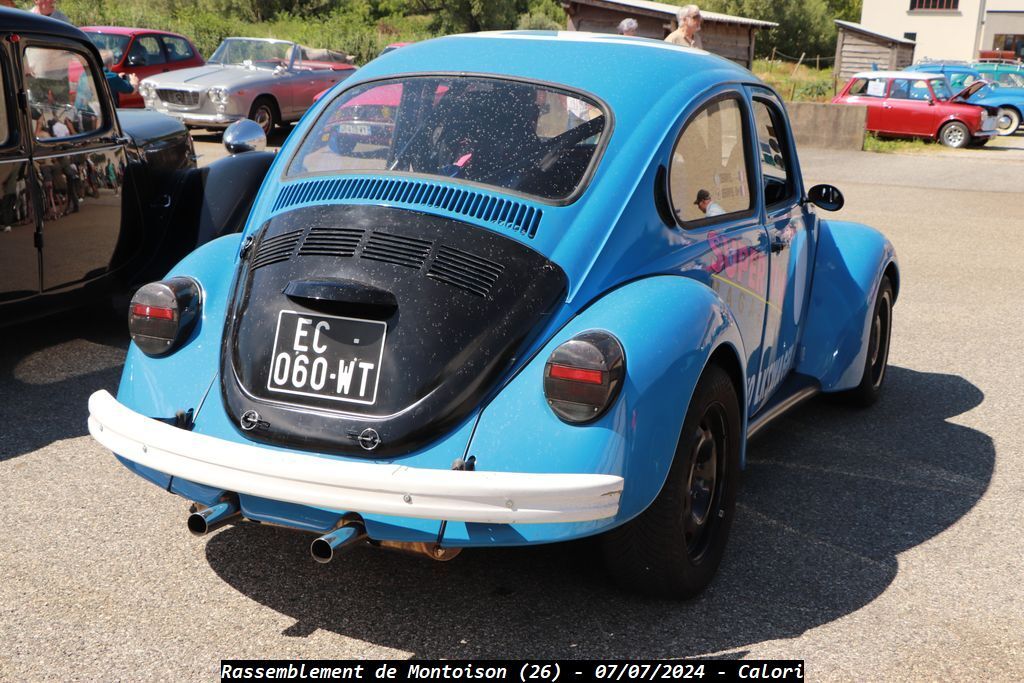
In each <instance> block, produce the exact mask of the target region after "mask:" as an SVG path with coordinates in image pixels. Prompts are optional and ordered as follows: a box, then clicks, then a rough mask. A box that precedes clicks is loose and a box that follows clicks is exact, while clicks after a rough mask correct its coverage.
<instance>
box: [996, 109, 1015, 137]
mask: <svg viewBox="0 0 1024 683" xmlns="http://www.w3.org/2000/svg"><path fill="white" fill-rule="evenodd" d="M997 116H998V117H999V119H998V120H999V121H1002V120H1003V119H1004V117H1005V119H1006V121H1007V123H1006V125H1002V126H1000V125H999V124H998V123H997V124H996V131H998V133H999V134H1000V135H1013V134H1014V133H1016V132H1017V129H1018V128H1020V114H1019V113H1018V112H1017V110H1016V109H1010V108H1009V107H1002V108H1001V109H1000V110H999V113H998V114H997Z"/></svg>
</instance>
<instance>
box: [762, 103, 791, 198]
mask: <svg viewBox="0 0 1024 683" xmlns="http://www.w3.org/2000/svg"><path fill="white" fill-rule="evenodd" d="M784 126H785V123H784V119H783V118H782V115H781V114H780V113H779V111H778V110H777V109H776V108H775V107H774V106H773V105H771V104H769V103H768V102H765V101H764V100H754V127H755V128H756V130H757V155H758V161H759V162H760V164H761V179H762V182H764V203H765V206H767V207H769V208H770V207H771V206H772V205H774V204H779V203H781V202H784V201H786V200H787V199H792V198H794V197H795V195H796V192H795V191H794V185H795V184H794V182H793V174H792V173H790V160H789V158H788V157H787V151H786V147H785V144H786V138H785V137H784V131H785V128H784Z"/></svg>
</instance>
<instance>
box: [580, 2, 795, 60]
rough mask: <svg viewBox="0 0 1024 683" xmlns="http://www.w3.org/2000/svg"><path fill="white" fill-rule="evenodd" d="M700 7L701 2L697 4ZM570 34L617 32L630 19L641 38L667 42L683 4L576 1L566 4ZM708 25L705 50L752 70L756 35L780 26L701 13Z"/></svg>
mask: <svg viewBox="0 0 1024 683" xmlns="http://www.w3.org/2000/svg"><path fill="white" fill-rule="evenodd" d="M697 4H698V5H699V4H700V3H699V2H698V3H697ZM562 6H563V7H564V8H565V12H566V14H567V15H568V23H567V28H568V29H569V30H570V31H591V32H594V33H615V32H616V28H617V27H618V25H619V22H620V21H622V20H623V19H626V18H628V17H632V18H633V19H636V21H637V24H638V25H639V27H638V29H637V35H638V36H641V37H643V38H655V39H657V40H663V39H664V38H665V37H666V36H667V35H668V34H669V33H671V32H672V31H674V30H676V28H677V23H676V16H677V13H678V12H679V5H669V4H667V3H664V2H645V1H644V0H573V1H571V2H563V3H562ZM700 13H701V16H702V17H703V18H704V24H703V26H702V28H701V32H700V37H701V42H702V43H703V45H704V49H705V50H707V51H708V52H713V53H715V54H716V55H721V56H723V57H726V58H728V59H731V60H732V61H734V62H737V63H739V64H742V65H743V66H745V67H747V68H748V69H749V68H750V67H751V65H752V64H753V63H754V35H755V34H756V33H757V31H758V30H760V29H771V28H775V27H776V26H778V24H776V23H774V22H771V21H758V20H757V19H747V18H746V17H735V16H732V15H729V14H719V13H717V12H705V11H704V10H701V12H700Z"/></svg>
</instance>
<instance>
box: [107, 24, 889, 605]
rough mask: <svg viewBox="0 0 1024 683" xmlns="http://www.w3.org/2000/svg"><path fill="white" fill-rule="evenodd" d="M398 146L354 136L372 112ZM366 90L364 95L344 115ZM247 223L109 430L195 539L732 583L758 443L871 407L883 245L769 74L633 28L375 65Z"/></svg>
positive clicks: (158, 331)
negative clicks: (383, 110)
mask: <svg viewBox="0 0 1024 683" xmlns="http://www.w3.org/2000/svg"><path fill="white" fill-rule="evenodd" d="M386 97H390V98H392V103H393V107H394V111H393V112H391V114H392V115H391V120H392V121H393V122H394V125H393V126H390V127H389V128H388V130H387V134H386V135H383V134H382V135H377V136H367V135H363V134H362V133H361V132H360V131H350V132H351V133H352V134H353V135H357V136H359V140H358V141H356V142H354V143H353V144H344V145H342V144H338V143H337V141H336V131H337V130H338V126H339V122H342V121H351V120H353V119H355V118H358V117H355V116H353V115H352V114H353V113H352V112H350V111H348V109H349V107H351V106H360V105H359V104H358V103H359V102H366V101H368V100H371V99H373V100H375V101H376V100H379V99H381V98H386ZM352 103H355V104H352ZM250 181H251V182H253V183H259V182H262V185H261V188H260V190H259V194H258V196H257V198H256V200H255V203H254V205H253V207H252V210H251V214H250V216H249V220H248V223H247V225H246V227H245V228H244V230H243V231H242V232H241V233H240V234H231V235H227V236H223V237H221V238H219V239H217V240H215V241H213V242H210V243H209V244H207V245H205V246H203V247H202V248H200V249H198V250H196V251H195V252H193V253H192V254H191V255H190V256H188V257H187V258H186V259H185V260H183V261H182V262H181V263H180V264H178V265H177V266H176V267H175V268H174V269H173V270H172V271H171V272H170V273H169V274H168V275H167V277H166V279H164V280H162V281H160V282H154V283H151V284H148V285H146V286H144V287H143V288H142V289H140V290H139V291H138V293H137V294H136V295H135V297H134V299H133V300H132V303H131V310H130V313H129V325H130V331H131V334H132V339H133V343H132V345H131V347H130V349H129V351H128V357H127V361H126V365H125V369H124V375H123V377H122V380H121V385H120V388H119V390H118V395H117V397H116V398H114V397H113V396H111V395H110V394H109V393H107V392H104V391H100V392H97V393H95V394H94V395H93V396H92V397H91V398H90V401H89V411H90V417H89V429H90V432H91V433H92V435H93V436H94V437H95V438H96V439H97V440H98V441H99V442H100V443H102V444H103V445H105V446H106V447H108V448H109V449H110V450H112V451H113V452H114V453H115V454H116V455H117V457H118V459H119V460H120V461H121V462H122V463H124V465H125V466H127V467H128V468H130V469H131V470H133V471H134V472H136V473H137V474H139V475H140V476H142V477H144V478H146V479H148V480H150V481H151V482H153V483H154V484H156V485H158V486H160V487H161V488H164V489H167V490H169V491H171V492H172V493H175V494H177V495H179V496H182V497H183V498H185V499H187V500H190V501H193V508H192V514H191V516H189V517H188V527H189V529H190V530H191V531H192V532H193V533H195V534H204V533H206V532H208V531H210V530H211V529H214V528H216V527H217V526H220V525H221V524H224V523H226V522H237V521H243V520H244V521H249V522H259V523H268V524H275V525H283V526H287V527H291V528H295V529H300V530H305V531H308V532H310V534H311V540H312V545H311V552H312V555H313V557H314V558H315V559H317V560H319V561H321V562H326V561H329V560H330V559H331V558H332V557H334V556H335V555H336V554H337V553H338V552H339V551H340V550H342V549H343V548H348V547H351V546H353V545H355V544H359V543H369V544H372V545H375V546H381V547H389V548H397V549H402V550H407V551H412V552H416V553H420V554H425V555H427V556H429V557H432V558H434V559H438V560H446V559H450V558H451V557H453V556H454V555H456V554H457V553H458V552H459V551H460V550H461V549H463V548H472V547H493V546H518V545H527V544H536V543H550V542H555V541H566V540H570V539H577V538H581V537H587V536H598V535H599V536H600V537H601V542H602V544H603V548H604V553H605V556H606V558H607V564H608V566H609V568H610V571H611V573H612V575H613V576H614V577H615V578H616V579H617V580H618V581H620V582H622V583H623V584H625V585H628V586H630V587H631V588H634V589H637V590H641V591H646V592H650V593H654V594H659V595H664V596H675V597H688V596H693V595H695V594H697V593H699V592H700V591H701V590H702V589H703V588H704V587H705V586H706V585H707V584H708V582H709V581H710V580H711V579H712V577H713V575H714V573H715V570H716V568H717V566H718V564H719V561H720V559H721V557H722V553H723V549H724V548H725V544H726V539H727V537H728V534H729V528H730V525H731V524H732V519H733V515H734V511H735V501H736V492H737V486H738V483H739V476H740V470H741V469H742V467H743V465H744V460H745V452H746V444H747V441H748V439H749V437H750V436H751V435H753V434H754V433H756V432H757V431H758V430H760V429H762V428H763V427H764V426H765V425H766V424H768V423H769V422H770V421H771V420H772V419H774V418H776V417H778V416H779V415H780V414H782V413H783V412H784V411H786V410H788V409H789V408H792V407H793V406H794V405H796V404H798V403H799V402H800V401H802V400H804V399H806V398H808V397H810V396H812V395H814V394H816V393H818V392H830V393H843V394H846V395H847V396H849V397H850V399H851V400H852V401H853V402H854V403H859V404H862V405H866V404H870V403H872V402H873V401H874V400H875V399H876V397H877V396H878V394H879V391H880V390H881V388H882V385H883V380H884V379H885V369H886V362H887V357H888V351H889V337H890V330H891V327H892V309H893V303H894V302H895V300H896V296H897V292H898V289H899V274H898V269H897V264H896V256H895V254H894V251H893V247H892V245H891V244H890V243H889V241H888V240H887V239H886V238H885V237H884V236H882V235H881V234H880V233H879V232H877V231H876V230H874V229H872V228H869V227H866V226H863V225H859V224H855V223H847V222H840V221H828V222H826V221H824V220H821V219H820V218H819V217H818V215H817V210H816V208H815V207H816V206H817V207H819V208H822V209H825V210H836V209H839V208H840V207H841V206H842V203H843V198H842V195H841V193H840V192H839V191H838V190H837V189H836V188H834V187H832V186H828V185H818V186H815V187H812V188H810V189H805V188H804V183H803V178H802V176H801V173H800V165H799V163H798V160H797V152H796V148H795V147H794V143H793V135H792V133H791V131H790V127H789V122H788V119H787V116H786V110H785V108H784V107H783V104H782V102H781V100H780V99H779V97H778V95H777V94H776V93H775V92H774V91H772V90H771V89H770V88H768V87H767V86H765V85H764V84H763V83H761V82H759V81H758V80H757V79H756V78H755V77H754V76H753V75H751V73H750V72H748V71H746V70H744V69H742V68H740V67H738V66H736V65H735V64H733V63H732V62H729V61H727V60H725V59H721V58H719V57H715V56H712V55H710V54H708V53H706V52H703V51H699V50H692V49H688V48H681V47H677V46H674V45H668V44H665V43H661V42H656V41H649V40H644V39H636V38H625V37H614V36H606V35H587V34H580V33H536V32H524V33H518V32H509V33H489V34H487V33H484V34H476V35H465V36H455V37H447V38H441V39H437V40H431V41H428V42H424V43H418V44H415V45H411V46H409V47H406V48H403V49H402V50H398V51H396V52H393V53H391V54H388V55H386V56H384V57H382V58H380V59H377V60H374V61H373V62H371V63H370V64H369V65H367V66H366V67H365V68H363V69H361V70H360V71H359V72H358V73H357V74H356V75H355V76H353V77H352V78H351V79H349V80H347V81H346V82H345V83H344V84H341V85H339V86H338V87H336V88H335V89H333V90H332V91H331V92H330V93H329V94H328V95H327V96H325V97H324V98H322V99H321V101H320V102H318V103H317V105H316V106H315V107H314V108H313V109H311V110H310V112H309V113H308V114H307V115H306V117H305V118H304V119H303V121H302V122H301V123H300V124H299V126H298V127H297V128H296V129H295V131H294V132H293V133H292V134H291V136H289V138H288V140H287V141H286V143H285V145H284V147H283V148H282V149H281V152H280V153H279V154H278V155H277V158H276V161H275V162H274V164H273V165H272V166H271V168H270V169H269V171H268V172H267V175H266V177H265V178H250V179H248V180H246V179H243V178H240V179H239V182H240V183H243V182H250Z"/></svg>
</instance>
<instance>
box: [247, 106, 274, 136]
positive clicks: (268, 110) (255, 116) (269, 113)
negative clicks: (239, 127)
mask: <svg viewBox="0 0 1024 683" xmlns="http://www.w3.org/2000/svg"><path fill="white" fill-rule="evenodd" d="M249 118H250V119H252V120H253V121H255V122H256V123H258V124H260V128H262V129H263V132H264V133H266V134H267V135H270V132H271V131H272V130H274V126H276V125H278V124H279V123H280V118H281V117H280V116H279V115H278V113H277V103H276V102H274V98H272V97H267V96H263V97H257V98H256V100H255V101H254V102H253V103H252V107H250V108H249Z"/></svg>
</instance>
